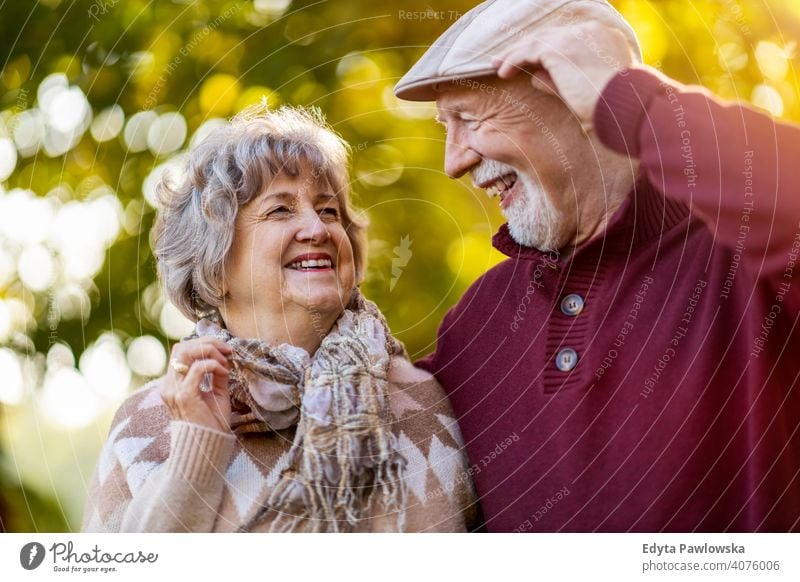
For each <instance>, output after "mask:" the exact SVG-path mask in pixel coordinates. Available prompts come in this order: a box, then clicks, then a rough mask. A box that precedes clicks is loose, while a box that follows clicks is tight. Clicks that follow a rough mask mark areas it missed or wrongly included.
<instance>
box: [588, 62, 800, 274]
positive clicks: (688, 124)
mask: <svg viewBox="0 0 800 582" xmlns="http://www.w3.org/2000/svg"><path fill="white" fill-rule="evenodd" d="M594 121H595V128H596V130H597V134H598V137H599V138H600V140H601V141H602V142H603V143H604V144H605V145H607V146H608V147H610V148H611V149H613V150H615V151H617V152H619V153H623V154H627V155H629V156H631V157H635V158H638V159H639V160H640V163H641V169H642V171H643V172H644V173H645V174H646V176H647V178H648V180H649V181H650V183H651V184H653V186H655V187H656V188H657V189H659V190H660V191H661V192H662V194H664V195H665V196H667V197H670V198H673V199H676V200H680V201H682V202H684V203H685V204H687V205H689V206H690V208H691V209H692V211H693V213H694V214H695V215H696V216H698V217H699V218H700V219H701V220H703V221H704V222H705V223H706V225H707V226H708V228H709V229H710V230H711V232H712V233H713V234H714V236H715V238H716V239H717V241H718V243H719V244H722V245H725V246H726V247H728V248H730V249H734V250H736V251H737V252H740V253H741V254H742V257H743V259H744V260H745V261H746V262H747V263H748V264H749V265H750V267H751V269H752V271H753V273H755V274H756V275H757V276H758V277H759V278H760V279H767V280H768V281H769V282H771V283H777V282H779V281H780V280H782V278H783V277H784V276H785V275H786V274H787V272H788V274H789V278H791V274H792V272H791V271H792V270H793V269H794V263H795V262H796V260H797V254H798V250H800V196H798V189H800V164H798V163H797V161H796V159H794V158H796V155H797V152H798V151H800V128H799V127H797V126H793V125H789V124H786V123H779V122H777V121H775V120H774V119H773V118H771V117H770V116H769V115H766V114H763V113H760V112H758V111H756V110H754V109H752V108H750V107H748V106H746V105H742V104H739V103H722V102H720V101H718V100H717V99H715V98H714V97H713V96H712V95H711V94H709V93H708V92H707V91H705V90H703V89H701V88H689V87H684V86H681V85H679V84H678V83H676V82H675V81H673V80H671V79H669V78H667V77H665V76H663V75H661V74H660V73H658V72H657V71H655V70H654V69H650V68H648V67H641V68H635V69H628V70H626V71H622V72H621V73H619V74H618V75H617V76H616V77H614V78H613V79H612V80H611V82H610V83H609V84H608V86H607V87H606V88H605V90H604V91H603V94H602V97H601V99H600V101H599V103H598V105H597V108H596V110H595V119H594ZM787 269H789V271H787ZM795 287H798V286H797V285H795Z"/></svg>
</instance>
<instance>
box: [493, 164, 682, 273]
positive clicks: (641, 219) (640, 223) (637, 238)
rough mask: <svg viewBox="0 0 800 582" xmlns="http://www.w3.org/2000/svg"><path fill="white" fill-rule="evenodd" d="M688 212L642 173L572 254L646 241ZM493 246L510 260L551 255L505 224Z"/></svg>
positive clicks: (575, 255)
mask: <svg viewBox="0 0 800 582" xmlns="http://www.w3.org/2000/svg"><path fill="white" fill-rule="evenodd" d="M689 214H690V210H689V208H688V207H687V206H686V205H685V204H683V203H682V202H678V201H676V200H671V199H669V198H666V197H665V196H664V195H663V194H661V193H660V192H659V191H658V190H656V189H655V188H654V187H653V186H652V185H651V184H650V182H649V181H648V180H647V179H646V177H644V176H643V175H642V176H640V178H639V179H638V180H637V181H636V183H635V184H634V186H633V188H631V191H630V192H629V193H628V195H627V197H626V198H625V200H624V202H623V203H622V205H621V206H620V207H619V208H618V209H617V211H616V212H615V213H614V214H613V215H612V217H611V221H610V222H609V225H608V227H607V228H606V229H605V230H604V231H603V232H601V233H600V234H598V235H596V236H594V237H593V238H591V239H589V240H588V241H585V242H583V243H581V244H580V245H579V246H578V248H577V249H575V252H574V253H572V255H571V257H572V258H577V257H580V256H583V255H585V254H587V253H592V252H593V251H597V250H598V249H601V248H605V249H607V250H608V249H614V250H624V249H626V248H629V247H631V246H636V245H638V244H641V243H645V242H648V241H650V240H652V239H654V238H657V237H659V236H662V235H663V234H664V233H666V232H667V231H668V230H670V229H672V228H674V227H675V226H677V225H678V224H680V223H681V222H683V221H684V220H685V219H686V218H687V217H688V216H689ZM492 246H494V248H496V249H497V250H498V251H500V252H501V253H503V254H504V255H506V256H508V257H511V258H512V259H523V260H541V259H542V258H543V257H545V256H548V257H551V256H552V254H553V253H543V252H542V251H540V250H538V249H535V248H533V247H527V246H524V245H521V244H519V243H518V242H517V241H515V240H514V239H513V238H512V236H511V233H510V231H509V229H508V223H505V224H503V225H502V226H501V227H500V229H499V230H498V231H497V233H496V234H495V235H494V237H493V238H492ZM549 260H552V258H550V259H549Z"/></svg>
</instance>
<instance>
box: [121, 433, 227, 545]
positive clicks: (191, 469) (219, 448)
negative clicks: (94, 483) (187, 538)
mask: <svg viewBox="0 0 800 582" xmlns="http://www.w3.org/2000/svg"><path fill="white" fill-rule="evenodd" d="M170 429H171V430H170V434H171V436H170V454H169V457H168V458H167V460H166V462H165V463H164V464H162V465H161V466H160V467H159V468H158V469H157V470H156V471H155V472H154V474H153V475H152V476H151V477H150V479H149V480H148V482H147V483H146V484H145V485H144V486H143V487H142V489H141V490H140V491H139V492H138V494H137V495H136V496H135V497H133V499H132V500H131V502H130V504H129V505H128V508H127V510H126V512H125V515H124V517H123V519H122V525H121V531H125V532H211V531H213V529H214V523H215V520H216V517H217V514H218V510H219V507H220V505H221V504H222V498H223V492H224V489H225V470H226V468H227V466H228V462H229V461H230V457H231V454H232V452H233V448H234V445H235V443H236V437H235V436H234V435H232V434H225V433H222V432H219V431H216V430H213V429H210V428H206V427H202V426H199V425H196V424H191V423H188V422H182V421H172V422H171V423H170Z"/></svg>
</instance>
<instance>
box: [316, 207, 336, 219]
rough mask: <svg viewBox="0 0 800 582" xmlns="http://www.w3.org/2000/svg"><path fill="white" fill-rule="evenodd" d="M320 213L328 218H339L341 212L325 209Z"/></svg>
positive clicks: (334, 209)
mask: <svg viewBox="0 0 800 582" xmlns="http://www.w3.org/2000/svg"><path fill="white" fill-rule="evenodd" d="M319 213H320V214H321V215H322V216H325V217H327V218H339V211H338V210H337V209H336V208H323V209H322V210H320V211H319Z"/></svg>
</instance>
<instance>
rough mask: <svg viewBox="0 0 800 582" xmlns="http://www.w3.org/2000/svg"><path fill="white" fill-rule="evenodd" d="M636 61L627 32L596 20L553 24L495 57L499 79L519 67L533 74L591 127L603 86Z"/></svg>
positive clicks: (534, 81) (536, 81)
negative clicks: (562, 24) (623, 32)
mask: <svg viewBox="0 0 800 582" xmlns="http://www.w3.org/2000/svg"><path fill="white" fill-rule="evenodd" d="M634 63H635V59H634V56H633V53H632V52H631V48H630V46H629V44H628V41H627V40H626V39H625V35H624V34H622V32H620V31H619V30H615V29H613V28H609V27H607V26H604V25H602V24H600V23H597V22H585V23H581V24H570V25H564V26H557V27H552V28H548V29H546V30H543V31H542V32H541V33H540V34H537V35H536V38H531V37H525V38H516V39H515V41H514V42H513V44H512V46H511V48H509V50H508V51H507V52H506V53H505V54H503V55H501V56H500V57H498V58H496V59H495V66H496V67H497V76H498V77H500V78H501V79H509V78H511V77H513V76H515V75H517V74H518V73H519V72H520V71H527V72H529V73H530V74H531V83H532V84H533V86H534V87H536V88H538V89H540V90H544V91H549V92H551V93H554V94H556V95H558V96H560V97H561V99H563V100H564V102H565V103H566V105H567V106H568V107H569V108H570V109H571V110H572V111H573V112H574V113H575V115H576V116H577V117H578V119H579V121H580V122H581V124H582V125H583V127H584V128H585V129H587V130H589V129H591V127H592V118H593V116H594V110H595V107H596V105H597V101H598V100H599V99H600V95H601V94H602V92H603V89H605V87H606V85H607V84H608V82H609V81H610V80H611V79H612V78H613V77H614V76H615V75H616V74H617V73H618V72H620V71H621V70H623V69H626V68H628V67H631V66H632V65H633V64H634Z"/></svg>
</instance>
